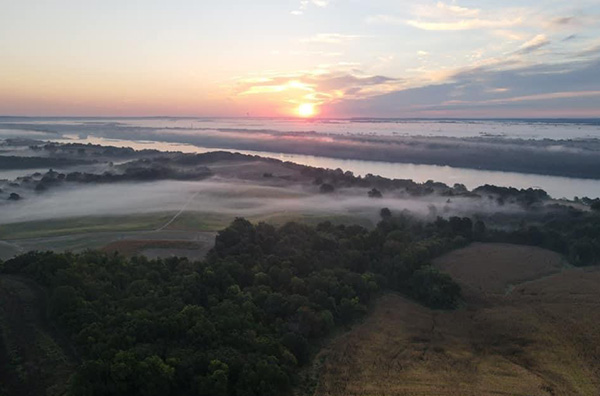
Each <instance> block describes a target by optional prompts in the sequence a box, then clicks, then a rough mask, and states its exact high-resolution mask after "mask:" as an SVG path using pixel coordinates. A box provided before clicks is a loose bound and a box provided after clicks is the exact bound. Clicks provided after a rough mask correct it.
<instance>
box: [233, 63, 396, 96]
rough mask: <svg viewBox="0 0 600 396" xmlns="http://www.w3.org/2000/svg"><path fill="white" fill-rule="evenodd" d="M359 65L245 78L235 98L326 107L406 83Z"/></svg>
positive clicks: (239, 82) (322, 67)
mask: <svg viewBox="0 0 600 396" xmlns="http://www.w3.org/2000/svg"><path fill="white" fill-rule="evenodd" d="M356 66H357V65H356V64H353V63H351V64H337V65H331V66H330V65H321V66H320V67H319V68H317V69H316V70H313V71H299V72H296V73H290V74H287V75H286V74H282V75H275V76H271V77H262V78H256V77H252V78H242V79H238V80H237V81H236V85H235V88H234V96H235V97H245V96H250V95H264V96H265V97H266V98H268V99H269V100H272V101H274V102H277V103H281V102H284V103H285V102H287V103H291V104H300V103H306V102H309V103H314V104H316V105H324V104H331V103H335V102H338V101H340V100H349V99H364V98H367V97H370V96H375V95H381V94H383V93H386V92H392V91H395V90H398V89H399V88H400V86H402V85H403V84H404V80H401V79H397V78H391V77H386V76H382V75H368V74H364V73H362V72H360V71H359V70H356Z"/></svg>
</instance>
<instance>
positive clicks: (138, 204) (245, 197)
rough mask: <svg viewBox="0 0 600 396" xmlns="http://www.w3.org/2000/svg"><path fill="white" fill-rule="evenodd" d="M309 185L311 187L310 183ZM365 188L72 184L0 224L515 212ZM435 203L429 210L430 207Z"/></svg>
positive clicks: (14, 208)
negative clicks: (138, 217)
mask: <svg viewBox="0 0 600 396" xmlns="http://www.w3.org/2000/svg"><path fill="white" fill-rule="evenodd" d="M310 188H312V187H310ZM366 191H367V190H365V189H343V190H338V191H336V192H335V193H333V194H325V195H324V194H318V193H317V192H316V187H314V190H311V189H307V187H302V186H292V187H287V188H280V187H269V186H262V185H257V184H252V183H249V182H244V181H241V180H235V181H232V180H223V179H218V178H213V179H209V180H206V181H198V182H180V181H160V182H149V183H117V184H98V185H72V186H68V187H66V188H61V189H57V190H49V191H47V192H44V193H42V194H31V195H28V196H27V197H26V198H25V199H23V200H21V201H17V202H3V203H2V204H1V205H0V224H9V223H16V222H24V221H36V220H48V219H60V218H69V217H81V216H108V215H127V214H142V213H156V212H173V215H175V214H176V213H178V212H180V211H181V212H183V211H194V212H199V213H207V214H208V213H210V214H217V215H223V216H224V217H235V216H245V217H256V216H268V215H272V214H277V213H290V214H294V213H295V214H305V215H358V216H360V217H366V218H370V219H372V220H374V221H376V220H377V219H378V218H379V210H380V209H381V208H383V207H388V208H390V209H391V210H392V211H401V210H404V209H407V210H409V211H411V212H413V213H416V214H420V215H423V216H428V215H429V216H435V215H437V214H440V215H444V216H450V215H469V214H474V213H482V212H485V213H488V212H490V213H491V212H498V211H502V212H514V213H516V212H520V211H522V209H521V208H520V207H519V206H517V205H510V204H506V205H503V206H497V205H496V203H495V200H489V199H487V198H485V199H475V198H465V197H452V198H451V199H450V202H448V197H442V196H435V195H430V196H426V197H420V198H418V199H417V198H410V197H409V196H406V195H402V194H400V193H384V197H383V198H368V197H367V194H366ZM433 207H435V209H433Z"/></svg>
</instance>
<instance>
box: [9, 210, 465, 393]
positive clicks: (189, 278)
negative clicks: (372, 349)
mask: <svg viewBox="0 0 600 396" xmlns="http://www.w3.org/2000/svg"><path fill="white" fill-rule="evenodd" d="M454 222H457V221H456V220H455V221H453V222H443V221H440V222H438V223H436V224H430V225H424V224H422V223H420V222H417V221H415V220H413V219H411V218H410V217H409V216H406V215H401V216H396V217H387V218H386V219H385V220H384V221H382V222H381V223H380V224H379V226H378V227H377V228H376V229H374V230H372V231H369V230H367V229H365V228H362V227H360V226H343V225H339V226H335V225H332V224H331V223H322V224H320V225H318V226H316V227H310V226H307V225H302V224H297V223H289V224H286V225H284V226H282V227H280V228H279V229H276V228H275V227H273V226H271V225H268V224H265V223H260V224H258V225H253V224H251V223H249V222H248V221H246V220H244V219H236V220H235V221H234V222H233V223H232V224H231V225H230V226H229V227H228V228H226V229H224V230H223V231H221V232H220V233H219V234H218V236H217V238H216V241H215V247H214V248H213V250H212V251H211V252H210V253H209V254H208V257H207V258H206V260H204V261H201V262H190V261H188V260H187V259H184V258H173V259H167V260H148V259H146V258H144V257H133V258H130V259H127V258H125V257H123V256H120V255H107V254H103V253H99V252H93V251H89V252H85V253H81V254H72V253H63V254H57V253H50V252H45V253H44V252H30V253H27V254H24V255H21V256H18V257H16V258H14V259H11V260H9V261H6V262H4V263H3V264H2V267H1V269H2V272H4V273H11V274H20V275H23V276H27V277H30V278H32V279H34V280H35V281H37V282H38V283H39V284H41V285H44V286H45V287H46V288H47V289H48V292H49V301H48V315H49V316H50V318H51V319H52V320H53V321H55V322H56V323H57V324H58V326H59V327H60V328H62V329H63V330H64V332H65V333H67V334H68V335H70V337H71V339H72V341H73V342H74V344H75V346H76V348H77V350H78V352H79V353H80V355H81V356H82V359H83V362H82V364H81V366H80V368H79V370H78V372H77V375H76V376H75V378H74V380H73V381H72V384H71V390H72V393H73V394H77V395H144V396H150V395H161V396H162V395H206V396H215V395H236V396H238V395H239V396H251V395H261V396H262V395H283V394H286V393H288V392H289V390H290V388H291V386H292V385H293V383H294V380H295V373H296V371H297V369H298V367H300V366H302V365H304V364H306V363H307V362H308V361H309V358H310V356H311V352H312V350H311V348H310V347H309V345H311V344H313V345H314V342H315V341H317V340H319V339H321V338H323V337H324V336H326V335H328V334H330V333H331V331H332V330H333V329H334V328H335V327H336V326H340V325H345V324H348V323H351V322H352V321H354V320H356V319H357V318H359V317H360V316H362V315H363V314H364V313H365V312H366V310H367V305H368V304H369V301H370V300H371V299H372V297H373V296H374V295H375V294H376V293H377V292H378V291H379V290H380V289H381V288H391V289H394V290H398V291H400V292H403V293H406V294H408V295H410V296H412V297H414V298H415V299H417V300H419V301H421V302H422V303H424V304H426V305H428V306H431V307H436V308H451V307H454V306H455V305H456V303H457V301H458V298H459V296H460V289H459V288H458V286H457V285H456V284H455V283H454V282H453V281H452V280H451V279H450V278H449V277H448V276H447V275H444V274H440V273H439V272H438V271H436V270H435V269H433V268H432V267H430V266H428V263H429V259H430V258H432V257H434V256H437V255H439V254H441V253H443V252H445V251H447V250H448V249H450V248H452V247H455V246H460V245H463V244H465V243H466V241H467V239H466V238H467V237H469V235H467V234H468V233H467V232H466V231H465V230H463V228H464V227H466V225H467V223H469V224H470V220H469V221H468V222H467V220H465V219H463V220H461V221H458V223H459V224H458V223H457V224H458V225H457V226H453V225H452V224H454Z"/></svg>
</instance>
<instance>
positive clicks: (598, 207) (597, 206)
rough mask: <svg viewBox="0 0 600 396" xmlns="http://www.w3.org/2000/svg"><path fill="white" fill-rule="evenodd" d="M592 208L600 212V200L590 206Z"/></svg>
mask: <svg viewBox="0 0 600 396" xmlns="http://www.w3.org/2000/svg"><path fill="white" fill-rule="evenodd" d="M590 208H591V209H592V210H593V211H595V212H600V199H598V200H596V201H594V203H593V204H591V205H590Z"/></svg>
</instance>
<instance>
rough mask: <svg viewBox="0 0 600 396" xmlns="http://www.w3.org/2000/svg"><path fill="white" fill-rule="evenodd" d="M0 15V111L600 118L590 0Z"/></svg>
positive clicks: (152, 1)
mask: <svg viewBox="0 0 600 396" xmlns="http://www.w3.org/2000/svg"><path fill="white" fill-rule="evenodd" d="M0 10H1V12H0V115H26V116H163V115H164V116H222V117H228V116H234V117H245V116H257V117H278V116H296V117H300V116H304V117H310V116H317V117H324V118H327V117H331V118H335V117H466V118H469V117H472V118H480V117H494V118H496V117H497V118H511V117H513V118H521V117H540V118H544V117H576V118H584V117H600V1H598V0H570V1H564V0H561V1H554V0H540V1H536V2H532V1H521V0H503V1H500V0H497V1H490V0H479V1H452V0H448V1H435V0H434V1H414V0H413V1H404V0H368V1H367V0H263V1H260V0H253V1H249V0H248V1H241V0H238V1H233V0H214V1H210V0H170V1H159V0H143V1H142V0H119V1H117V0H103V1H96V0H87V1H77V0H52V1H51V0H37V1H32V0H19V1H13V0H0Z"/></svg>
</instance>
